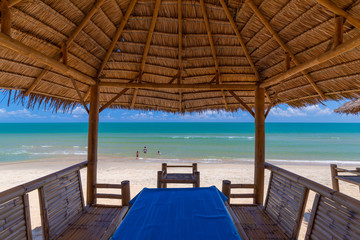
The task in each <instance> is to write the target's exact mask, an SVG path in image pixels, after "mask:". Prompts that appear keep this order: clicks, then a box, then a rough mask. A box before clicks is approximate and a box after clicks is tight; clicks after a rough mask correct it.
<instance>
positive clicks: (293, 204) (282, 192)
mask: <svg viewBox="0 0 360 240" xmlns="http://www.w3.org/2000/svg"><path fill="white" fill-rule="evenodd" d="M308 192H309V191H308V189H307V188H306V187H304V186H303V185H300V184H298V183H296V182H293V181H292V180H290V179H288V178H286V177H284V176H282V175H280V174H278V173H275V172H271V175H270V181H269V188H268V193H267V197H266V200H265V205H264V208H265V211H266V213H267V214H268V215H269V216H270V217H271V218H272V219H273V220H274V221H275V222H276V223H277V224H278V225H279V227H280V228H281V229H282V230H283V231H284V233H285V234H286V235H287V236H288V237H289V238H290V239H296V238H297V236H298V234H299V230H300V226H301V219H302V216H303V214H304V210H305V203H306V200H307V196H308Z"/></svg>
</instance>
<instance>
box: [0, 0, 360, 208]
mask: <svg viewBox="0 0 360 240" xmlns="http://www.w3.org/2000/svg"><path fill="white" fill-rule="evenodd" d="M359 15H360V2H359V1H355V0H337V1H331V0H264V1H262V0H227V1H226V0H61V1H59V0H1V33H0V89H2V90H3V92H9V94H10V101H11V102H12V101H14V102H22V103H24V102H26V104H27V107H29V108H34V107H35V106H43V107H44V108H45V109H53V110H55V111H60V110H64V111H71V109H73V108H74V107H75V106H78V105H82V106H83V107H84V108H85V109H86V111H87V112H88V113H89V137H88V138H89V140H88V162H87V167H88V172H87V174H88V182H87V189H88V191H87V203H88V204H89V205H93V204H95V202H96V200H95V199H96V192H95V189H96V186H97V181H96V179H97V177H96V175H97V140H98V123H99V114H100V113H101V112H102V111H103V110H104V109H106V108H125V109H141V110H148V109H149V110H150V109H151V110H161V111H168V112H178V113H185V112H194V111H204V110H208V109H213V110H220V109H224V110H226V111H237V110H238V109H242V110H246V111H248V112H249V113H250V114H251V115H252V116H253V117H254V121H255V128H256V130H255V168H254V171H255V177H254V186H256V187H255V189H256V191H255V193H254V199H255V200H254V203H256V204H262V203H263V198H264V170H265V119H266V117H267V115H268V113H269V111H270V109H271V108H272V107H273V106H275V105H277V104H283V103H284V104H288V105H290V106H293V107H302V106H306V105H309V104H316V103H320V102H323V101H326V100H340V99H344V98H352V97H358V95H359V93H360V79H359V74H360V61H359V60H360V59H359V58H360V48H359V46H360V17H359ZM293 180H294V181H295V180H296V179H295V178H294V179H293ZM295 182H296V181H295ZM323 195H324V194H323ZM326 198H330V196H329V195H326V196H325V197H323V198H321V197H319V202H321V201H322V200H326ZM326 201H327V200H326ZM25 202H26V201H25Z"/></svg>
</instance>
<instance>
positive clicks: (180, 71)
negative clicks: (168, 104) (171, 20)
mask: <svg viewBox="0 0 360 240" xmlns="http://www.w3.org/2000/svg"><path fill="white" fill-rule="evenodd" d="M177 4H178V24H179V26H178V33H179V34H178V40H179V41H178V42H179V44H178V74H177V79H178V82H177V83H178V85H180V84H181V82H182V47H183V46H182V40H183V39H182V35H183V34H182V31H183V25H182V24H183V22H182V1H181V0H178V3H177ZM182 97H183V96H182V91H181V89H179V112H182V101H183V100H182Z"/></svg>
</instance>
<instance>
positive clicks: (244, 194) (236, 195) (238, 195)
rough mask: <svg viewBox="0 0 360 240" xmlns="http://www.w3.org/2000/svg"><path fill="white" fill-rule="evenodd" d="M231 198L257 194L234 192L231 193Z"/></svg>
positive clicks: (252, 196)
mask: <svg viewBox="0 0 360 240" xmlns="http://www.w3.org/2000/svg"><path fill="white" fill-rule="evenodd" d="M230 198H255V194H252V193H241V194H239V193H233V194H230Z"/></svg>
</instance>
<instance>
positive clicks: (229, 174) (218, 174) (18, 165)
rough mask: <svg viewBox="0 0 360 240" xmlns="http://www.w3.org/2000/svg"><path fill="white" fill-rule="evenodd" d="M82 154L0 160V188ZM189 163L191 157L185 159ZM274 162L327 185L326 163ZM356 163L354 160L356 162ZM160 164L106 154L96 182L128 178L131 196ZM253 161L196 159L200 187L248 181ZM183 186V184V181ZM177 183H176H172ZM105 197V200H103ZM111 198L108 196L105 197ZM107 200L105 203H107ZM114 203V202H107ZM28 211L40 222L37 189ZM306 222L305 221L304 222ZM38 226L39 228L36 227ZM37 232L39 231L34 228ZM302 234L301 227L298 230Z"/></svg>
mask: <svg viewBox="0 0 360 240" xmlns="http://www.w3.org/2000/svg"><path fill="white" fill-rule="evenodd" d="M85 160H86V159H85V157H81V158H80V159H79V158H77V160H75V159H74V158H62V159H44V160H36V161H22V162H8V163H1V164H0V181H1V185H0V191H4V190H6V189H9V188H11V187H15V186H17V185H19V184H22V183H25V182H28V181H31V180H34V179H36V178H39V177H41V176H45V175H47V174H50V173H53V172H55V171H58V170H61V169H63V168H65V167H68V166H71V165H73V164H76V163H79V162H82V161H85ZM185 162H187V161H182V163H185ZM188 162H189V163H190V162H191V161H188ZM274 164H276V165H278V166H280V167H282V168H285V169H287V170H289V171H292V172H294V173H297V174H299V175H302V176H304V177H307V178H309V179H312V180H314V181H316V182H319V183H321V184H324V185H326V186H328V187H331V179H330V168H329V164H325V163H324V164H320V163H313V164H309V163H306V164H304V163H291V162H275V163H274ZM339 166H341V167H349V168H354V167H355V166H356V165H355V164H339ZM357 167H358V164H357ZM160 168H161V160H159V161H158V162H156V161H152V162H147V161H145V160H136V159H131V158H117V159H114V158H107V157H100V159H99V170H98V182H99V183H120V182H121V181H123V180H129V181H130V191H131V197H134V196H135V195H136V194H137V193H138V192H139V191H140V190H141V189H142V188H144V187H150V188H154V187H156V176H157V175H156V172H157V171H158V170H160ZM253 168H254V166H253V164H252V163H251V162H236V163H234V162H230V163H201V162H200V163H199V164H198V169H199V171H200V182H201V186H202V187H206V186H212V185H215V186H216V187H217V188H219V189H220V190H221V185H222V180H224V179H227V180H231V181H232V182H233V183H252V182H253ZM81 173H82V183H83V189H84V195H85V196H86V187H85V183H86V170H82V172H81ZM268 177H269V171H266V178H265V181H266V183H267V180H268ZM183 186H187V185H183ZM176 187H177V186H176ZM340 190H341V191H342V192H344V193H345V194H348V195H350V196H352V197H354V198H357V199H360V192H359V188H358V187H357V186H355V185H351V184H348V183H343V182H341V183H340ZM313 198H314V194H313V193H310V195H309V201H308V204H307V207H306V209H307V210H308V209H311V206H312V201H313ZM105 201H106V200H105ZM109 201H111V200H109ZM109 201H108V203H110V202H109ZM111 203H112V204H113V203H116V202H111ZM30 211H31V215H32V216H31V217H32V219H31V221H32V222H31V224H32V228H33V229H34V228H36V227H38V226H40V224H41V221H40V213H39V203H38V199H37V192H36V191H34V192H32V193H30ZM305 225H306V224H305ZM38 230H39V229H38ZM37 232H39V231H37ZM302 234H304V229H303V230H302Z"/></svg>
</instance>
